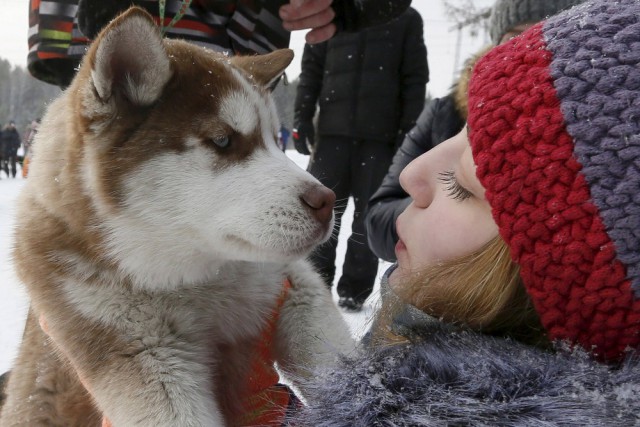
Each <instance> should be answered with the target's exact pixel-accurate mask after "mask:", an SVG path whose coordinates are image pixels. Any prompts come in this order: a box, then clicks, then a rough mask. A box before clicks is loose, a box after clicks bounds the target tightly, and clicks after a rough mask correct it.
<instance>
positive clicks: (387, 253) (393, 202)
mask: <svg viewBox="0 0 640 427" xmlns="http://www.w3.org/2000/svg"><path fill="white" fill-rule="evenodd" d="M582 1H584V0H560V1H555V0H554V1H551V0H546V1H545V0H498V1H496V3H495V4H494V6H493V9H492V11H491V17H490V24H489V33H490V34H491V41H492V42H493V44H494V45H497V44H501V43H504V42H506V41H508V40H510V39H511V38H513V37H515V36H517V35H518V34H520V33H521V32H522V31H524V30H526V29H527V28H529V27H531V26H532V25H533V24H534V23H536V22H538V21H540V20H542V19H544V18H545V17H547V16H551V15H554V14H556V13H558V12H560V11H561V10H564V9H568V8H569V7H571V6H573V5H576V4H578V3H581V2H582ZM484 52H485V50H483V51H481V52H480V53H479V54H477V55H475V56H474V57H472V58H470V59H469V60H468V61H467V63H466V64H465V67H464V69H463V70H462V72H461V77H460V79H459V80H458V81H457V82H456V83H455V84H454V86H453V88H452V89H451V91H450V93H449V94H448V95H447V96H445V97H443V98H436V99H433V100H432V101H430V102H429V103H428V105H427V106H426V107H425V109H424V111H422V114H421V115H420V117H419V118H418V122H417V123H416V126H415V127H414V128H413V129H412V130H411V132H409V133H408V134H407V136H406V138H405V140H404V142H403V143H402V145H401V147H400V149H398V151H397V152H396V155H395V156H394V158H393V162H392V164H391V167H390V168H389V171H388V173H387V176H385V178H384V180H383V181H382V185H380V188H378V189H377V191H376V192H375V194H374V195H373V197H371V200H369V204H368V210H367V215H366V219H365V223H366V228H367V237H368V239H369V247H370V248H371V250H372V251H373V252H374V253H375V254H376V255H377V256H378V257H380V258H382V259H384V260H385V261H390V262H393V261H395V260H396V256H395V245H396V243H397V242H398V233H397V231H396V219H397V218H398V215H400V213H401V212H402V211H403V210H404V209H405V208H406V207H407V206H408V205H409V203H411V197H409V195H408V194H407V192H406V191H405V190H404V189H403V188H402V187H401V186H400V180H399V176H400V172H402V170H403V169H404V168H405V166H407V165H408V164H409V163H410V162H411V161H412V160H413V159H415V158H416V157H418V156H420V155H421V154H422V153H424V152H426V151H427V150H430V149H431V148H433V147H435V146H436V145H438V144H440V143H441V142H443V141H446V140H447V139H449V138H451V137H452V136H454V135H455V134H457V133H458V132H459V131H460V129H462V127H463V126H464V124H465V121H466V118H467V85H468V78H469V74H470V73H471V70H472V69H473V66H474V64H475V61H476V60H477V59H478V56H481V55H482V54H483V53H484Z"/></svg>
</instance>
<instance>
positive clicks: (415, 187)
mask: <svg viewBox="0 0 640 427" xmlns="http://www.w3.org/2000/svg"><path fill="white" fill-rule="evenodd" d="M431 156H432V153H431V152H427V153H424V154H422V155H421V156H419V157H416V158H415V159H414V160H413V161H411V163H409V164H408V165H407V166H406V167H405V168H404V169H403V170H402V172H401V173H400V185H401V186H402V188H404V191H406V192H407V193H408V194H409V196H411V198H412V199H413V202H414V203H415V204H416V205H417V206H418V207H422V208H426V207H428V206H429V205H430V204H431V200H432V199H433V194H434V190H435V185H436V183H437V171H436V170H434V168H433V166H430V164H431V163H432V162H431V161H430V157H431Z"/></svg>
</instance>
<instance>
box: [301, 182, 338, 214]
mask: <svg viewBox="0 0 640 427" xmlns="http://www.w3.org/2000/svg"><path fill="white" fill-rule="evenodd" d="M301 198H302V201H303V203H304V204H305V205H307V206H308V207H309V208H310V210H311V213H312V214H313V216H314V217H315V218H316V219H317V220H318V221H320V222H321V223H326V222H329V221H330V220H331V216H332V214H333V205H334V203H335V202H336V194H335V193H334V192H333V191H331V190H330V189H328V188H327V187H325V186H324V185H315V186H313V187H310V188H309V189H307V190H306V191H305V192H304V193H303V194H302V197H301Z"/></svg>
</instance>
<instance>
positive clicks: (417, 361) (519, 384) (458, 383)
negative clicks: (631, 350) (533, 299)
mask: <svg viewBox="0 0 640 427" xmlns="http://www.w3.org/2000/svg"><path fill="white" fill-rule="evenodd" d="M314 390H315V391H314V395H313V396H312V397H311V398H310V400H309V402H310V405H309V406H308V407H306V408H305V410H304V411H303V412H302V413H301V414H300V420H299V425H305V426H315V427H347V426H351V427H358V426H362V427H364V426H368V427H370V426H394V427H400V426H607V427H612V426H634V425H640V359H639V358H638V357H637V356H635V355H629V357H628V358H627V360H626V362H625V363H623V364H622V365H621V366H620V367H618V368H615V369H614V368H611V367H608V366H605V365H602V364H599V363H597V362H595V361H593V360H591V359H590V358H589V357H588V356H587V355H586V354H584V353H582V352H573V353H569V352H563V351H559V352H557V353H550V352H543V351H539V350H536V349H533V348H531V347H528V346H525V345H523V344H519V343H516V342H514V341H509V340H505V339H500V338H494V337H489V336H484V335H481V334H477V333H473V332H469V331H463V332H451V331H450V330H448V328H442V327H438V326H432V327H431V328H429V330H424V331H422V332H421V334H420V336H419V338H417V339H416V340H415V342H413V343H412V344H406V345H395V346H390V347H387V348H379V349H376V350H371V349H367V350H366V351H361V352H360V353H358V354H357V355H356V356H355V357H352V358H348V359H343V360H342V362H341V363H340V365H339V366H338V367H337V368H335V370H333V371H331V372H324V373H323V374H322V375H321V376H320V377H319V378H318V379H316V386H315V389H314ZM296 425H298V424H296Z"/></svg>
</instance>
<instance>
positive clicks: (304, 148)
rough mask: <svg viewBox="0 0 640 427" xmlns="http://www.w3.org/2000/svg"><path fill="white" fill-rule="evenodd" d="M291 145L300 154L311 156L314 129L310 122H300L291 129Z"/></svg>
mask: <svg viewBox="0 0 640 427" xmlns="http://www.w3.org/2000/svg"><path fill="white" fill-rule="evenodd" d="M292 136H293V145H294V146H295V147H296V150H297V151H298V153H300V154H306V155H309V154H311V148H312V147H313V145H314V144H315V129H314V128H313V123H311V122H301V123H299V124H298V125H297V126H295V127H294V128H293V132H292Z"/></svg>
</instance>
